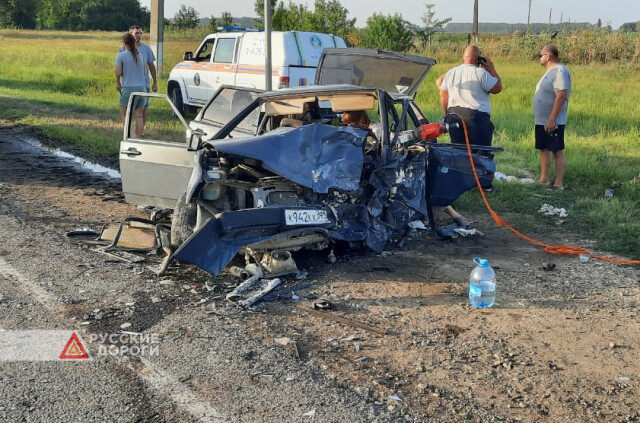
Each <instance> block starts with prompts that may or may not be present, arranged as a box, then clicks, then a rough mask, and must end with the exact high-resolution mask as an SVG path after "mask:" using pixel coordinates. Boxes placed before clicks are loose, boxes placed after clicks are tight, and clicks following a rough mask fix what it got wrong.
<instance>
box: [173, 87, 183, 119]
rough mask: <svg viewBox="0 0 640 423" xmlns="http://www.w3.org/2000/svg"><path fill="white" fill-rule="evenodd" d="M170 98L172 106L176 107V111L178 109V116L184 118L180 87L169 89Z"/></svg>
mask: <svg viewBox="0 0 640 423" xmlns="http://www.w3.org/2000/svg"><path fill="white" fill-rule="evenodd" d="M170 98H171V102H172V103H173V105H174V106H176V109H178V111H179V112H180V114H181V115H182V116H184V115H185V114H186V113H185V107H184V102H183V101H182V92H180V87H178V86H175V87H173V88H171V94H170Z"/></svg>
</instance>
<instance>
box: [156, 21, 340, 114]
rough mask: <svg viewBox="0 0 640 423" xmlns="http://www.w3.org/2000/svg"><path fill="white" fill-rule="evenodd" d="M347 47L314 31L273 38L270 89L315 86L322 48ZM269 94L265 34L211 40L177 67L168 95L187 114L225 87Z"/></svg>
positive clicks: (213, 36) (248, 33) (231, 34)
mask: <svg viewBox="0 0 640 423" xmlns="http://www.w3.org/2000/svg"><path fill="white" fill-rule="evenodd" d="M336 47H337V48H340V47H346V44H345V42H344V40H343V39H342V38H340V37H338V36H335V35H330V34H321V33H316V32H299V31H284V32H281V31H273V32H272V33H271V55H272V61H271V62H272V83H271V86H272V89H274V90H275V89H280V88H287V87H297V86H302V85H310V84H313V81H314V78H315V74H316V67H317V66H318V60H319V59H320V55H321V53H322V50H323V49H324V48H336ZM223 84H225V85H237V86H242V87H251V88H258V89H265V85H266V84H265V33H264V32H258V31H246V30H245V31H242V30H240V31H230V32H218V33H214V34H210V35H208V36H207V37H206V38H205V39H204V41H203V42H202V43H201V44H200V47H198V49H197V50H196V52H195V54H193V53H192V52H189V51H188V52H185V53H184V57H183V61H182V62H180V63H178V64H177V65H175V66H174V67H173V69H172V70H171V73H170V74H169V81H168V83H167V94H168V95H169V98H171V101H172V102H173V104H174V105H175V106H176V108H177V109H178V110H179V111H180V112H182V113H183V114H185V113H186V112H187V111H192V110H194V109H197V108H200V107H202V106H204V105H205V104H206V102H207V101H208V100H209V98H211V96H212V95H213V93H214V92H215V91H216V90H217V89H218V88H219V87H220V86H221V85H223Z"/></svg>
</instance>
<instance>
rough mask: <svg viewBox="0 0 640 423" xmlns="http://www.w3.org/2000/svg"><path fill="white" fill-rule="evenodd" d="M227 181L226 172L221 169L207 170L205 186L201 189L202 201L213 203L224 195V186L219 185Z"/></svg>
mask: <svg viewBox="0 0 640 423" xmlns="http://www.w3.org/2000/svg"><path fill="white" fill-rule="evenodd" d="M225 179H227V172H226V171H225V170H223V169H220V168H216V169H209V170H207V171H206V173H205V177H204V181H205V185H204V187H203V188H202V192H201V194H200V196H201V197H202V199H203V200H208V201H215V200H217V199H218V198H220V196H221V195H222V194H223V193H224V191H225V188H226V187H225V186H224V185H222V184H220V182H221V181H223V180H225Z"/></svg>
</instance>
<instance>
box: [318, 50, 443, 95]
mask: <svg viewBox="0 0 640 423" xmlns="http://www.w3.org/2000/svg"><path fill="white" fill-rule="evenodd" d="M435 64H436V60H435V59H432V58H430V57H422V56H416V55H413V54H406V53H397V52H394V51H384V50H372V49H354V48H349V49H344V48H326V49H324V50H323V51H322V56H321V57H320V61H319V63H318V70H317V72H316V79H315V84H317V85H330V84H352V85H359V86H362V87H376V88H383V89H385V90H386V91H387V92H390V93H400V94H406V95H413V94H414V93H415V92H416V90H417V89H418V87H419V86H420V83H421V82H422V80H423V79H424V77H425V76H426V75H427V73H428V72H429V70H430V69H431V67H432V66H433V65H435Z"/></svg>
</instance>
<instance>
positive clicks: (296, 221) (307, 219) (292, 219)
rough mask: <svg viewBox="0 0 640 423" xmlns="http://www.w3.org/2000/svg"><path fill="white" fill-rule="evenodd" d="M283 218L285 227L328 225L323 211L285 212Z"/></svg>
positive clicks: (325, 213)
mask: <svg viewBox="0 0 640 423" xmlns="http://www.w3.org/2000/svg"><path fill="white" fill-rule="evenodd" d="M284 217H285V221H286V222H287V226H295V225H318V224H322V223H330V221H329V219H328V218H327V212H326V211H324V210H285V211H284Z"/></svg>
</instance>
